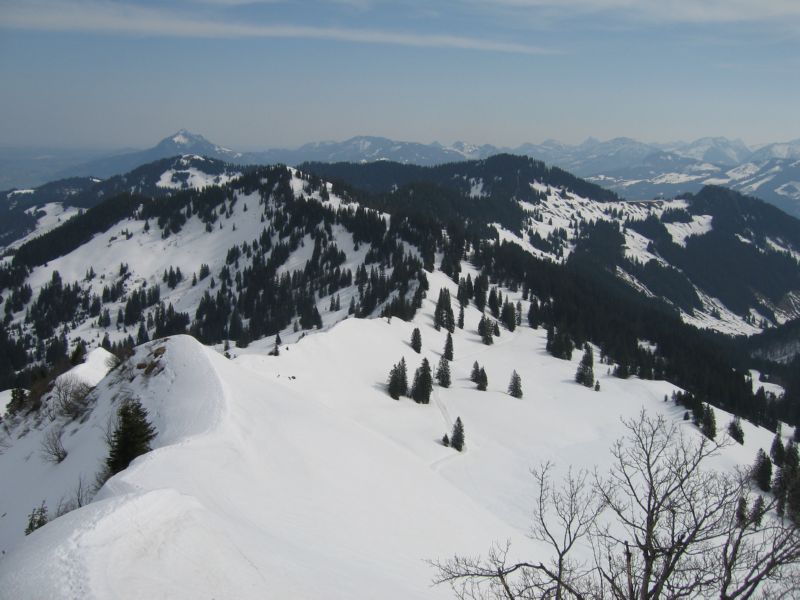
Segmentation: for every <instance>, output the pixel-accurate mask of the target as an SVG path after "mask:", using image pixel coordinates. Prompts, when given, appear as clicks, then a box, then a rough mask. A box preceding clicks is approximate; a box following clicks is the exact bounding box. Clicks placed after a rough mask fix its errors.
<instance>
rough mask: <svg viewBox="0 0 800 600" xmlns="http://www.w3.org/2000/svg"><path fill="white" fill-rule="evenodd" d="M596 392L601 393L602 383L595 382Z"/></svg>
mask: <svg viewBox="0 0 800 600" xmlns="http://www.w3.org/2000/svg"><path fill="white" fill-rule="evenodd" d="M594 391H595V392H599V391H600V382H599V381H595V382H594Z"/></svg>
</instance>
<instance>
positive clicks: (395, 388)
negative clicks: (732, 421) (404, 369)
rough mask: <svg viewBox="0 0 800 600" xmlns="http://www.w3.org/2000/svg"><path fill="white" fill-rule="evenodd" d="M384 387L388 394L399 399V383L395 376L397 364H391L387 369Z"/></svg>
mask: <svg viewBox="0 0 800 600" xmlns="http://www.w3.org/2000/svg"><path fill="white" fill-rule="evenodd" d="M386 387H387V391H388V392H389V396H391V397H392V398H394V399H395V400H399V399H400V384H399V380H398V376H397V365H392V368H391V370H390V371H389V383H388V385H387V386H386Z"/></svg>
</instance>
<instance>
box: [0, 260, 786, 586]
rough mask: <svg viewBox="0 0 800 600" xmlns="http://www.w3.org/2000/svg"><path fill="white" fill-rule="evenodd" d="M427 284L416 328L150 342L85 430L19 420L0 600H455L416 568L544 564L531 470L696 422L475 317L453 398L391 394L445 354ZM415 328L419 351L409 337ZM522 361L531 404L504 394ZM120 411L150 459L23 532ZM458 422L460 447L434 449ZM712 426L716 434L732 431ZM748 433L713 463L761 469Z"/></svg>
mask: <svg viewBox="0 0 800 600" xmlns="http://www.w3.org/2000/svg"><path fill="white" fill-rule="evenodd" d="M429 280H430V284H431V289H430V292H429V294H428V298H427V299H426V300H425V302H424V306H423V309H422V310H421V311H419V312H418V313H417V316H416V317H415V319H414V321H413V322H404V321H402V320H400V319H397V318H394V319H391V321H388V320H387V319H366V320H356V319H346V320H344V321H343V322H340V323H338V324H337V325H335V326H333V327H332V328H330V329H329V330H327V331H324V332H319V333H313V334H310V335H306V336H304V337H302V338H301V339H299V340H298V341H297V342H295V343H291V344H284V345H282V346H281V348H280V356H277V357H273V356H267V355H266V350H268V349H270V348H271V342H272V340H263V341H261V342H258V343H255V344H252V345H251V346H250V347H249V348H247V349H232V350H231V352H232V354H233V356H232V358H231V359H228V358H226V357H225V356H223V355H222V354H220V353H219V352H217V351H215V350H214V349H211V348H208V347H205V346H202V345H201V344H199V343H198V342H196V341H195V340H194V339H193V338H191V337H188V336H175V337H173V338H170V339H167V340H157V341H153V342H150V343H148V344H145V345H143V346H140V347H139V348H138V349H137V351H136V354H135V356H134V357H133V358H132V359H131V360H130V361H128V362H127V363H125V364H124V365H123V366H121V367H118V368H116V369H114V370H112V371H111V372H109V373H108V375H107V376H105V378H103V379H102V380H101V381H100V382H99V383H98V384H97V387H96V388H95V391H94V392H93V394H94V396H93V398H94V404H93V408H92V410H91V412H89V413H88V415H87V416H86V417H85V419H84V420H83V421H82V422H68V423H62V422H60V421H59V420H58V418H57V419H55V421H53V422H42V423H39V424H36V423H27V424H22V425H20V426H18V427H17V428H14V427H13V423H12V424H11V425H12V427H11V435H10V436H8V437H7V438H6V439H5V440H4V441H5V442H6V445H7V446H8V447H7V448H6V449H5V450H4V451H3V452H2V454H0V480H2V481H3V482H13V486H9V485H4V488H3V491H2V494H0V515H2V517H0V550H2V551H3V552H5V555H4V556H3V558H0V590H1V591H2V592H1V593H0V595H2V597H3V598H25V599H30V600H35V599H39V598H41V599H48V600H49V599H57V598H63V599H105V598H119V599H128V598H130V599H134V598H137V599H139V598H170V599H180V598H186V599H196V598H236V599H248V598H253V599H263V598H303V599H320V600H322V599H326V600H328V599H345V598H347V599H351V598H352V599H356V598H365V597H380V598H383V599H395V598H396V599H398V600H399V599H403V600H408V599H417V598H419V599H422V598H426V599H427V598H451V597H452V592H451V591H450V589H449V588H447V587H431V585H430V581H431V578H432V576H433V574H434V573H433V570H432V568H431V567H430V566H429V565H428V564H427V563H426V562H425V559H433V558H438V557H441V558H446V557H449V556H451V555H453V554H454V553H459V554H477V553H485V552H486V551H487V550H488V548H489V546H490V545H491V543H492V542H493V541H501V542H503V541H505V540H510V541H511V542H512V544H513V545H512V554H513V555H514V557H517V558H523V557H527V558H531V557H533V558H536V557H538V558H545V557H546V554H544V548H542V547H540V546H538V545H537V544H536V543H534V542H532V541H531V540H529V539H527V538H526V532H527V531H528V526H529V518H530V514H531V507H532V501H533V499H532V490H533V486H532V478H531V477H530V475H529V470H530V468H532V467H535V466H537V465H538V464H539V463H540V462H541V461H544V460H553V461H554V462H555V463H556V467H557V470H558V472H559V473H564V472H565V471H566V469H567V467H568V466H570V465H572V466H574V467H586V468H589V469H591V468H594V467H595V466H597V467H598V468H599V469H600V470H601V471H603V470H605V469H606V468H607V466H608V464H609V462H610V458H611V456H610V454H609V451H608V450H609V446H610V445H611V443H612V442H613V441H614V440H615V439H617V438H619V437H620V436H621V435H622V433H623V426H622V424H621V422H620V418H621V417H628V418H630V417H634V416H635V415H637V414H638V413H639V412H640V411H641V410H642V409H643V408H644V409H645V410H647V411H648V412H650V413H652V414H656V413H657V414H664V415H666V416H667V418H668V419H671V420H676V421H681V423H683V421H682V420H681V418H682V414H683V410H682V409H679V408H678V407H676V406H675V405H674V403H672V402H665V401H664V396H665V395H670V394H671V393H672V391H673V390H674V389H675V388H674V386H672V385H671V384H669V383H667V382H663V381H640V380H637V379H635V378H634V379H630V380H627V381H623V380H619V379H616V378H613V377H611V376H610V375H608V374H607V369H609V368H610V366H608V365H603V364H600V363H599V361H598V360H596V363H595V374H596V376H597V377H598V379H599V381H600V386H601V390H600V391H599V392H595V391H593V390H590V389H587V388H584V387H582V386H579V385H578V384H576V383H575V382H574V374H575V370H576V367H577V364H578V362H579V360H580V357H581V353H580V352H579V351H576V352H575V353H574V354H573V360H571V361H562V360H558V359H554V358H552V357H551V356H550V355H549V354H547V353H546V352H545V350H544V347H545V332H544V330H541V329H539V330H532V329H530V328H529V327H527V326H522V327H520V328H517V330H516V331H514V332H509V331H507V330H503V331H502V334H501V336H500V337H499V338H497V339H496V341H495V344H494V345H492V346H485V345H483V344H482V343H481V341H480V338H479V336H478V335H477V333H476V328H477V323H478V320H479V318H480V315H479V313H478V311H477V310H476V309H475V308H474V306H471V307H469V308H468V309H467V310H466V311H465V327H464V329H463V330H460V329H456V331H455V334H454V335H453V339H454V347H455V360H454V361H453V362H452V364H451V370H452V377H453V385H452V387H451V388H449V389H443V388H440V387H438V386H435V387H434V393H433V395H432V398H431V403H430V404H428V405H417V404H415V403H414V402H413V401H411V400H410V399H408V398H401V399H400V400H399V401H395V400H392V399H391V398H390V397H389V395H388V394H387V393H386V389H385V382H386V379H387V375H388V373H389V369H390V368H391V367H392V365H393V364H394V363H396V362H397V361H399V360H400V358H401V357H405V359H406V361H407V363H408V370H409V376H410V378H412V377H413V372H414V370H415V369H416V368H417V366H418V365H419V364H420V362H421V360H422V358H423V357H427V358H428V360H429V361H430V362H431V365H432V367H433V368H434V369H435V367H436V364H437V363H438V361H439V358H440V356H441V353H442V350H443V347H444V343H445V338H446V332H445V331H436V330H435V329H434V328H433V319H432V314H433V309H434V306H435V298H436V297H437V296H438V290H439V289H440V288H441V287H448V288H449V289H450V291H451V294H452V295H453V296H455V290H456V286H455V284H454V283H453V282H452V281H451V280H449V279H448V278H447V277H445V276H444V275H443V274H441V273H439V272H436V273H432V274H429ZM505 294H506V291H504V295H505ZM508 294H509V298H510V299H512V300H514V301H516V300H517V299H518V298H519V297H520V296H519V294H514V293H511V292H509V293H508ZM454 304H455V303H454ZM456 309H457V306H456ZM523 310H524V311H527V302H524V301H523ZM414 327H419V328H420V330H421V332H422V353H421V355H420V354H416V353H415V352H414V351H413V350H412V349H411V347H410V345H409V339H410V337H411V332H412V330H413V328H414ZM286 333H288V332H286ZM285 339H288V336H287V338H285ZM596 356H598V354H597V353H596ZM474 361H478V362H479V363H480V364H481V366H483V367H484V368H485V369H486V372H487V374H488V377H489V388H488V391H486V392H479V391H477V390H475V386H474V384H472V383H471V382H470V381H469V373H470V370H471V368H472V364H473V362H474ZM99 362H100V356H99V355H98V356H95V355H94V354H92V355H91V356H90V357H89V361H88V362H87V364H86V365H81V366H79V367H77V368H76V370H78V369H81V368H82V367H83V369H82V371H83V372H84V376H85V377H87V378H88V377H89V376H90V375H95V376H96V375H97V374H98V368H97V367H98V365H99ZM103 364H105V362H104V361H103ZM514 369H516V370H517V371H518V373H519V374H520V375H521V376H522V383H523V389H524V397H523V398H521V399H516V398H512V397H511V396H509V395H508V394H507V393H506V388H507V385H508V382H509V379H510V376H511V372H512V370H514ZM126 397H135V398H138V399H139V400H140V401H141V402H142V404H143V406H144V407H145V408H146V409H147V410H148V412H149V417H150V420H151V421H152V423H153V425H154V426H155V427H156V428H157V430H158V435H157V437H156V438H155V440H154V442H153V446H154V450H153V451H152V452H150V453H148V454H146V455H144V456H141V457H139V458H138V459H136V460H135V461H134V462H133V463H132V464H131V466H130V467H129V468H128V469H126V470H125V471H123V472H121V473H119V474H118V475H116V476H114V477H112V478H111V479H110V480H108V481H107V482H106V484H105V485H104V486H103V487H102V488H101V489H100V491H99V493H98V494H97V495H96V496H95V498H94V500H93V501H92V502H91V503H89V504H87V505H85V506H83V507H81V508H78V509H77V510H74V511H72V512H69V513H68V514H66V515H64V516H62V517H60V518H58V519H55V520H53V521H52V522H50V523H49V524H47V525H46V526H44V527H43V528H41V529H39V530H37V531H35V532H33V533H32V534H31V535H30V536H27V537H25V536H24V535H23V530H24V528H25V525H26V523H27V514H28V513H29V512H30V510H31V509H32V508H33V507H35V506H38V505H40V504H41V502H42V500H45V501H46V502H47V505H48V507H50V508H51V510H53V509H54V508H55V506H56V504H57V503H58V500H59V498H60V497H61V496H63V495H68V494H69V493H70V490H72V489H73V488H74V486H75V483H76V482H77V480H78V478H79V477H83V478H84V479H85V480H86V481H90V480H91V479H92V478H93V477H94V474H95V473H96V472H97V471H98V470H99V468H100V467H101V465H102V463H103V461H104V459H105V456H106V454H107V450H106V446H105V442H104V434H105V432H106V431H107V425H108V422H109V418H110V417H111V416H112V415H113V414H114V413H115V411H116V409H117V407H118V406H119V404H120V403H121V402H122V401H123V399H124V398H126ZM459 416H460V417H461V419H462V420H463V422H464V426H465V430H466V448H465V452H463V453H458V452H456V451H455V450H453V449H451V448H447V447H444V446H443V445H441V443H440V441H439V440H440V439H441V437H442V435H443V434H444V433H445V432H450V431H451V430H452V425H453V422H454V421H455V419H456V417H459ZM716 417H717V428H718V431H720V432H723V431H724V430H725V429H726V427H727V424H728V422H729V420H730V417H729V415H726V414H725V413H723V412H722V411H716ZM44 421H47V419H44ZM57 425H62V426H64V435H63V441H64V445H65V447H66V449H67V451H68V455H67V457H66V459H65V460H64V461H63V462H61V463H60V464H58V465H54V464H51V463H47V462H45V461H44V460H42V458H41V457H40V455H39V452H38V448H39V446H40V443H41V439H42V436H43V435H44V432H45V431H46V430H47V429H48V428H49V427H52V426H57ZM742 426H743V428H744V432H745V445H744V446H738V445H734V446H731V447H729V448H727V449H725V451H724V453H723V454H722V455H720V456H719V457H718V458H717V459H716V462H715V463H714V464H715V466H716V467H717V468H721V469H732V468H734V467H735V466H737V465H743V466H747V465H750V464H751V463H752V461H753V458H754V456H755V453H756V450H757V449H758V448H759V447H762V448H765V449H768V448H769V445H770V443H771V441H772V433H771V432H768V431H766V430H763V429H759V428H756V427H754V426H752V425H750V424H749V423H746V422H743V423H742ZM682 427H684V428H685V429H686V431H687V434H688V435H690V436H695V435H697V436H699V435H700V434H699V432H697V430H696V429H695V428H694V426H692V425H690V424H688V423H687V424H683V425H682ZM26 428H27V429H29V431H27V432H26V431H24V429H26ZM784 429H785V430H786V429H788V428H784ZM785 433H786V434H788V433H790V432H787V431H785ZM720 435H721V434H720Z"/></svg>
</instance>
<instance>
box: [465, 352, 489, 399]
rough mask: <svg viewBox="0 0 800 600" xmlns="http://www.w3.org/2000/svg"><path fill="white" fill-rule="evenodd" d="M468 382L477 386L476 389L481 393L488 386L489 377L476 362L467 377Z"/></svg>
mask: <svg viewBox="0 0 800 600" xmlns="http://www.w3.org/2000/svg"><path fill="white" fill-rule="evenodd" d="M469 380H470V381H471V382H472V383H474V384H475V385H477V386H478V389H479V390H480V391H482V392H485V391H486V387H487V386H488V385H489V377H488V376H487V375H486V371H485V370H484V368H483V367H482V366H480V365H479V364H478V361H477V360H476V361H475V362H474V363H473V364H472V372H471V373H470V375H469Z"/></svg>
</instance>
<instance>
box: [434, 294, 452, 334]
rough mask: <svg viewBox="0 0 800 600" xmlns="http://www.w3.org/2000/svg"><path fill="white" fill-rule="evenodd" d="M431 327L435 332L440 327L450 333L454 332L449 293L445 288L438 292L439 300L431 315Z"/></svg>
mask: <svg viewBox="0 0 800 600" xmlns="http://www.w3.org/2000/svg"><path fill="white" fill-rule="evenodd" d="M433 325H434V327H436V330H437V331H439V329H441V328H442V327H444V328H445V329H447V331H449V332H451V333H452V332H453V331H454V330H455V319H454V318H453V307H452V303H451V301H450V291H449V290H448V289H447V288H441V289H440V290H439V299H438V300H437V302H436V310H434V313H433Z"/></svg>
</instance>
